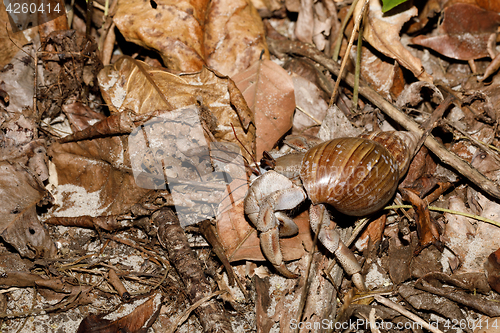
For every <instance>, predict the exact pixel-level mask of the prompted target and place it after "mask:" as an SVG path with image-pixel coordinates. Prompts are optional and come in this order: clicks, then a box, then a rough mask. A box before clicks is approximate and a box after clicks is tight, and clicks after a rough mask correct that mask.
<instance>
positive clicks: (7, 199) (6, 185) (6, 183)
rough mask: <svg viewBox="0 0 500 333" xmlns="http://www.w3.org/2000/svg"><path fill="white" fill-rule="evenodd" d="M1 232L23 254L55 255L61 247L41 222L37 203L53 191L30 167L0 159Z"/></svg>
mask: <svg viewBox="0 0 500 333" xmlns="http://www.w3.org/2000/svg"><path fill="white" fill-rule="evenodd" d="M0 197H1V198H2V203H1V205H0V216H2V218H1V219H0V233H1V235H2V238H4V240H5V241H6V242H8V243H10V244H12V245H13V246H14V247H15V248H16V249H17V250H18V251H19V252H20V254H21V255H22V256H25V257H29V258H35V257H40V256H44V257H53V256H54V255H55V254H56V253H57V249H56V247H55V245H54V243H53V242H52V240H51V238H50V236H49V234H48V232H47V230H46V229H45V228H44V227H43V226H42V225H41V224H40V222H39V220H38V216H37V214H36V205H37V204H38V203H39V202H40V201H43V200H44V199H45V200H49V199H50V198H51V197H50V194H49V193H48V192H47V190H46V189H45V187H44V186H43V184H41V183H40V181H39V180H38V178H37V177H36V176H34V175H33V174H32V173H31V172H30V171H29V170H28V169H25V168H23V167H22V166H21V165H19V164H17V163H16V164H11V163H9V162H0Z"/></svg>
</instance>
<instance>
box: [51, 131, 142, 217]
mask: <svg viewBox="0 0 500 333" xmlns="http://www.w3.org/2000/svg"><path fill="white" fill-rule="evenodd" d="M126 139H127V138H126V137H118V136H116V137H108V138H100V139H94V140H85V141H79V142H69V143H64V144H59V143H55V144H53V145H52V146H51V147H50V148H49V151H48V153H49V156H51V159H52V162H53V163H54V165H55V169H56V171H57V175H56V177H57V178H56V179H57V184H55V185H56V186H57V187H56V190H55V192H54V196H55V197H56V204H57V205H56V206H55V207H54V209H53V210H51V212H50V214H49V216H53V217H66V216H67V217H73V216H74V217H76V216H84V215H85V216H101V215H120V214H125V213H127V212H129V211H130V208H131V207H132V206H133V205H134V204H136V203H137V202H139V201H140V199H141V198H142V197H143V196H145V195H146V194H147V193H148V192H149V190H148V189H144V188H141V187H139V186H137V185H136V182H135V179H134V176H133V174H132V173H130V171H129V170H130V161H129V157H128V151H127V149H126V147H127V142H126Z"/></svg>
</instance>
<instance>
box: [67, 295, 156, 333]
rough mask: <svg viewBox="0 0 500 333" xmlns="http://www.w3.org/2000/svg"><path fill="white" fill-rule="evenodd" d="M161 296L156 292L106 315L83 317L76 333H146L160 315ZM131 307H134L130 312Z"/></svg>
mask: <svg viewBox="0 0 500 333" xmlns="http://www.w3.org/2000/svg"><path fill="white" fill-rule="evenodd" d="M162 299H163V296H162V294H161V292H156V293H154V294H153V295H152V296H150V297H149V298H139V299H135V300H133V301H132V303H131V304H122V306H121V307H120V308H119V309H118V310H116V311H114V312H112V313H109V314H107V315H95V314H90V315H88V316H87V317H85V318H84V319H83V320H82V322H81V323H80V326H79V327H78V331H77V333H87V332H88V333H90V332H92V333H96V332H97V333H111V332H130V333H140V332H147V330H148V328H149V327H150V326H151V325H153V323H154V322H155V320H156V318H157V316H158V315H159V313H160V308H161V304H162ZM132 307H135V308H134V309H133V311H131V310H132V309H131V308H132Z"/></svg>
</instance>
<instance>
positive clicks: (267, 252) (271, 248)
mask: <svg viewBox="0 0 500 333" xmlns="http://www.w3.org/2000/svg"><path fill="white" fill-rule="evenodd" d="M305 198H306V193H305V192H304V190H303V189H302V188H300V187H296V186H294V185H293V183H292V182H291V181H290V180H289V179H288V178H286V177H285V176H283V175H280V174H278V173H276V172H274V171H269V172H267V173H265V174H264V175H262V176H260V177H259V178H257V179H256V180H255V181H254V183H253V184H252V186H251V187H250V189H249V191H248V194H247V196H246V198H245V204H244V205H245V214H247V216H248V218H249V219H250V221H252V223H253V224H254V225H255V227H256V228H257V230H258V231H260V236H259V237H260V247H261V249H262V253H263V254H264V256H265V257H266V259H267V260H269V261H270V262H271V264H272V265H273V266H274V267H275V268H276V270H277V271H278V272H279V273H281V274H282V275H283V276H285V277H287V278H297V275H296V274H294V273H292V272H290V271H289V270H288V269H287V268H286V266H285V264H284V262H283V255H282V253H281V249H280V244H279V236H280V235H281V236H291V235H293V234H295V233H297V231H298V228H297V225H296V224H295V223H294V222H293V220H292V219H291V218H289V217H288V216H286V214H285V213H284V212H283V211H285V210H290V209H292V208H295V207H296V206H298V205H299V204H300V203H301V202H302V201H304V200H305ZM280 223H281V225H280Z"/></svg>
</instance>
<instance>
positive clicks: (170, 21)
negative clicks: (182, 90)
mask: <svg viewBox="0 0 500 333" xmlns="http://www.w3.org/2000/svg"><path fill="white" fill-rule="evenodd" d="M208 2H209V1H208V0H199V1H196V2H195V1H189V0H181V1H178V0H155V1H141V0H123V1H122V0H120V1H119V2H118V6H117V11H116V14H115V15H114V17H113V21H114V22H115V24H116V26H117V27H118V29H119V30H120V32H121V33H122V35H123V36H124V37H125V39H126V40H127V41H129V42H133V43H136V44H138V45H141V46H143V47H146V48H149V49H154V50H157V51H158V52H159V53H160V55H161V56H162V58H163V62H164V63H165V66H167V67H168V68H171V69H174V70H179V71H198V70H200V69H201V68H202V66H203V64H204V63H205V61H204V47H203V35H204V20H205V10H206V8H207V5H208ZM153 4H154V6H155V7H156V8H153Z"/></svg>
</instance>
